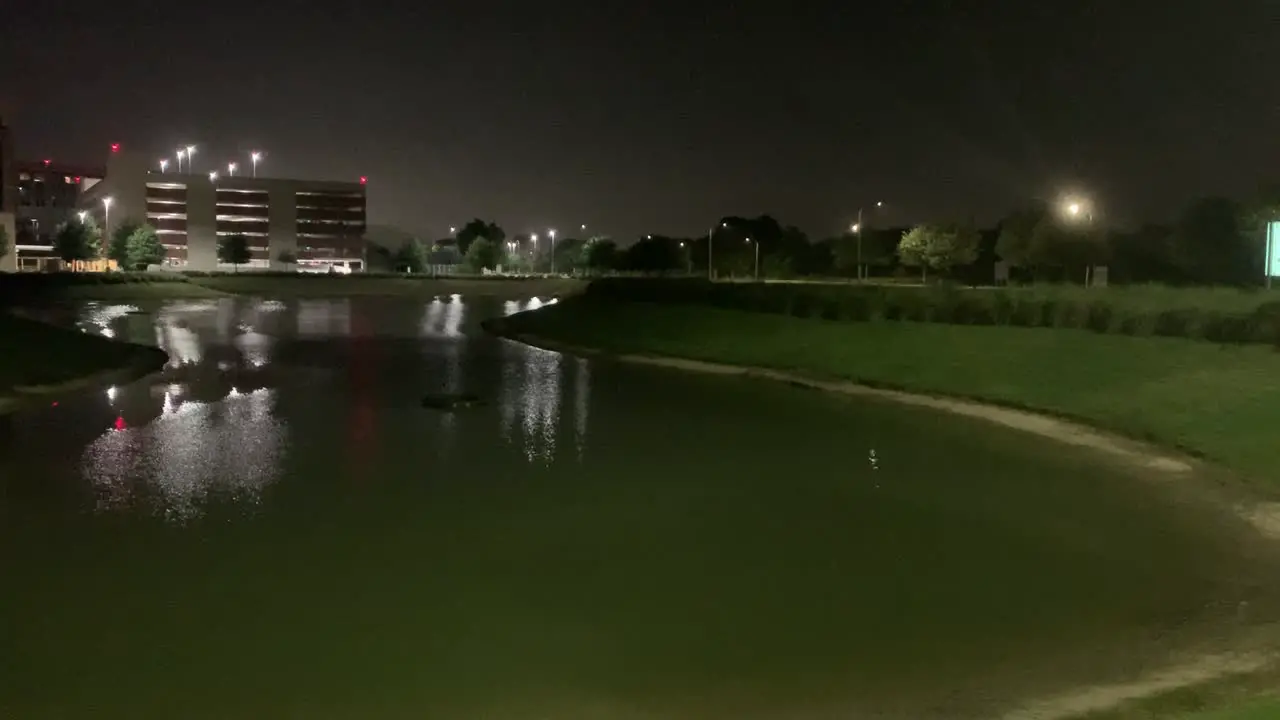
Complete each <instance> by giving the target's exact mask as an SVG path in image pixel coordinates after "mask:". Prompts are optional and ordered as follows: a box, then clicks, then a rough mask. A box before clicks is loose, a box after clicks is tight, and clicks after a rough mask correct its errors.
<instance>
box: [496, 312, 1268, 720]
mask: <svg viewBox="0 0 1280 720" xmlns="http://www.w3.org/2000/svg"><path fill="white" fill-rule="evenodd" d="M482 328H483V329H484V330H485V332H488V333H490V334H492V335H494V336H496V337H500V338H505V339H507V340H511V341H514V342H519V343H523V344H526V345H530V346H532V347H536V348H540V349H543V350H548V351H552V352H559V353H565V354H569V355H575V356H579V357H589V358H601V359H607V360H612V361H616V362H621V363H626V364H632V365H645V366H649V367H661V368H668V369H673V370H682V371H686V372H698V373H704V374H712V375H721V376H733V377H742V378H755V379H761V380H769V381H773V382H783V383H787V384H790V385H793V386H796V387H801V388H805V389H812V390H820V391H823V392H830V393H838V394H842V395H846V396H850V397H862V398H872V399H876V400H882V401H890V402H895V403H901V404H905V405H911V406H915V407H924V408H929V409H932V410H936V411H940V412H945V413H949V414H952V415H958V416H961V417H967V418H971V419H974V420H979V421H983V422H988V423H992V424H996V425H1000V426H1002V427H1005V428H1008V429H1011V430H1014V431H1020V432H1025V433H1030V434H1032V435H1036V436H1038V437H1042V438H1046V439H1049V440H1052V441H1055V442H1060V443H1063V444H1066V445H1070V446H1073V447H1078V448H1084V449H1086V450H1090V451H1093V452H1098V453H1101V454H1103V455H1105V456H1107V457H1109V458H1110V459H1112V460H1114V461H1119V462H1121V463H1124V464H1127V465H1129V466H1130V467H1135V468H1137V469H1139V470H1144V471H1149V472H1154V473H1156V474H1158V475H1160V476H1162V477H1165V478H1183V477H1185V478H1189V477H1191V476H1193V475H1194V474H1195V473H1196V471H1197V469H1199V468H1201V467H1204V462H1203V461H1201V460H1199V459H1196V458H1191V457H1189V456H1186V455H1184V454H1182V453H1179V452H1176V451H1173V450H1171V449H1169V448H1166V447H1162V446H1160V445H1158V444H1156V443H1152V442H1147V441H1141V440H1137V439H1134V438H1130V437H1126V436H1124V435H1120V434H1118V433H1114V432H1110V431H1107V430H1104V429H1101V428H1097V427H1094V426H1090V425H1088V424H1086V423H1084V422H1079V421H1076V420H1070V419H1065V418H1062V417H1057V416H1054V415H1051V414H1047V413H1038V412H1035V411H1032V410H1026V409H1020V408H1012V407H1009V406H1005V405H1000V404H997V403H991V402H983V401H980V400H975V399H972V398H959V397H954V396H951V397H948V396H942V395H931V394H924V393H914V392H910V391H906V390H900V389H888V388H885V387H874V386H871V385H864V384H859V383H856V382H852V381H848V380H838V381H831V380H823V379H818V378H815V377H810V376H805V375H803V374H800V373H795V372H786V371H781V370H776V369H773V368H762V367H751V366H742V365H731V364H726V363H715V362H707V361H702V360H691V359H687V358H680V357H672V356H664V355H654V354H640V353H613V352H609V351H606V350H601V349H597V348H591V347H584V346H579V345H573V344H570V343H562V342H559V341H556V340H552V339H549V338H546V337H542V336H539V335H535V334H531V333H521V332H511V331H509V329H508V327H507V322H506V318H495V319H493V320H488V321H485V322H484V323H482ZM1232 509H1233V511H1234V515H1235V516H1236V518H1237V519H1238V520H1240V521H1241V522H1242V523H1244V524H1245V525H1246V526H1248V527H1250V528H1252V529H1253V530H1254V531H1255V532H1256V533H1257V534H1258V535H1259V536H1261V538H1262V539H1264V540H1266V541H1271V542H1280V502H1253V503H1252V504H1247V505H1246V504H1237V505H1235V506H1234V507H1233V508H1232ZM1277 663H1280V653H1278V652H1277V651H1276V650H1275V649H1272V648H1267V649H1265V650H1260V649H1259V648H1244V647H1242V648H1238V649H1236V650H1234V651H1233V650H1226V651H1223V650H1221V649H1215V650H1213V651H1210V652H1204V653H1203V654H1198V655H1193V656H1191V657H1182V658H1180V659H1176V660H1174V659H1171V660H1170V662H1168V663H1166V664H1162V665H1160V666H1158V667H1151V668H1147V669H1145V670H1144V671H1143V672H1141V673H1139V674H1138V675H1136V676H1134V677H1131V678H1128V679H1124V680H1118V681H1116V682H1111V683H1103V684H1098V685H1092V686H1084V687H1078V688H1075V689H1074V690H1068V691H1066V692H1063V693H1060V694H1057V695H1054V696H1050V697H1044V698H1039V699H1035V700H1032V701H1030V702H1026V703H1024V704H1021V705H1019V706H1017V707H1014V708H1012V709H1010V710H1008V711H1006V712H1005V713H1004V714H1002V715H1001V716H1000V717H1001V718H1002V719H1003V720H1071V719H1072V718H1079V717H1084V716H1090V717H1092V716H1094V715H1095V714H1098V713H1110V712H1112V711H1117V712H1118V711H1119V710H1120V708H1122V707H1125V706H1131V705H1133V704H1134V703H1141V702H1143V701H1148V700H1156V699H1157V698H1161V697H1164V696H1166V695H1168V694H1171V693H1177V692H1179V691H1182V690H1185V689H1187V688H1193V687H1212V686H1214V685H1216V684H1219V683H1224V682H1232V681H1234V680H1238V679H1241V678H1253V677H1270V675H1271V674H1273V673H1274V672H1276V668H1277ZM1262 697H1264V698H1265V697H1266V696H1262ZM1108 717H1110V715H1108Z"/></svg>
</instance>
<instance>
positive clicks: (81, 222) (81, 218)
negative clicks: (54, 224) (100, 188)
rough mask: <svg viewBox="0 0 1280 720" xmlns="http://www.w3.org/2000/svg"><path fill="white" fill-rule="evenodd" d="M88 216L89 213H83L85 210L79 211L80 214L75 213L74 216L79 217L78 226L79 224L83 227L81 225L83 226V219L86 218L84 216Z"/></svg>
mask: <svg viewBox="0 0 1280 720" xmlns="http://www.w3.org/2000/svg"><path fill="white" fill-rule="evenodd" d="M88 214H89V213H88V212H87V211H85V210H81V211H80V212H78V213H76V215H77V216H79V218H80V224H81V225H83V224H84V218H85V216H86V215H88Z"/></svg>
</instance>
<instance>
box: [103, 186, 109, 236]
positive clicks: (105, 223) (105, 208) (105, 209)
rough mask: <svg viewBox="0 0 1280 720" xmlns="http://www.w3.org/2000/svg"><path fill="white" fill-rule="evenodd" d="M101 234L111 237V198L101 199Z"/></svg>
mask: <svg viewBox="0 0 1280 720" xmlns="http://www.w3.org/2000/svg"><path fill="white" fill-rule="evenodd" d="M102 233H103V234H104V235H106V236H107V237H111V196H110V195H108V196H106V197H104V198H102Z"/></svg>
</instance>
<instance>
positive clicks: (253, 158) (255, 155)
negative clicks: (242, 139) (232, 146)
mask: <svg viewBox="0 0 1280 720" xmlns="http://www.w3.org/2000/svg"><path fill="white" fill-rule="evenodd" d="M261 159H262V153H260V152H258V151H257V150H254V151H253V152H251V153H249V162H250V164H252V165H253V176H254V177H258V161H259V160H261Z"/></svg>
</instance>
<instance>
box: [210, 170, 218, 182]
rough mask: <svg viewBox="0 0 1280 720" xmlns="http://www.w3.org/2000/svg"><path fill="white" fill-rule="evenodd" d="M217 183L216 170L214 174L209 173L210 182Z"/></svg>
mask: <svg viewBox="0 0 1280 720" xmlns="http://www.w3.org/2000/svg"><path fill="white" fill-rule="evenodd" d="M217 181H218V173H217V171H216V170H215V171H214V172H211V173H209V182H217Z"/></svg>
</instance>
